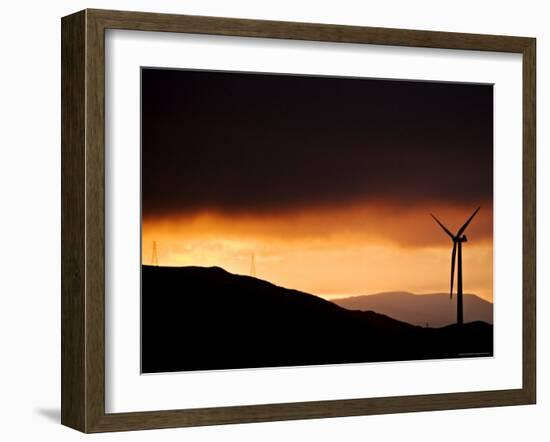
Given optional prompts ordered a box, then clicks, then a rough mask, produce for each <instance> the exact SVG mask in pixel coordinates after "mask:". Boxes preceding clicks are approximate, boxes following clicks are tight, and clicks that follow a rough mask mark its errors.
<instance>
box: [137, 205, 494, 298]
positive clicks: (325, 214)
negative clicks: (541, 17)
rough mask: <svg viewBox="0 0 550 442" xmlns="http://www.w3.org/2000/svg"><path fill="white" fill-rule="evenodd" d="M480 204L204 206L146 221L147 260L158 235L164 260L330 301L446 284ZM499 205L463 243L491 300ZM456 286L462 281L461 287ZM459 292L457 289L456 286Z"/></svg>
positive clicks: (467, 278)
mask: <svg viewBox="0 0 550 442" xmlns="http://www.w3.org/2000/svg"><path fill="white" fill-rule="evenodd" d="M473 209H475V207H469V206H468V207H457V206H456V205H455V206H452V207H451V206H449V207H444V206H441V204H440V203H437V204H435V203H434V204H433V205H430V204H429V203H425V204H423V205H422V207H413V208H410V209H404V208H403V207H402V205H391V204H385V203H378V204H377V203H372V202H371V203H362V204H361V203H357V204H355V205H352V206H350V205H345V206H341V207H325V208H316V209H309V210H308V211H304V212H300V211H296V210H294V211H289V212H284V213H273V214H268V213H267V214H263V215H254V216H252V215H235V214H231V215H224V214H223V213H213V212H206V211H202V212H198V213H196V214H184V213H182V214H180V215H170V216H165V217H161V218H151V217H149V218H145V219H144V220H143V232H142V234H143V238H142V240H143V242H142V245H143V248H142V260H143V263H144V264H150V263H151V258H152V245H153V241H156V242H157V253H158V259H159V264H160V265H162V266H187V265H197V266H220V267H223V268H224V269H226V270H228V271H230V272H232V273H237V274H245V275H248V274H250V265H251V255H252V253H254V255H255V267H256V275H257V277H258V278H261V279H265V280H268V281H270V282H273V283H275V284H277V285H280V286H284V287H288V288H295V289H298V290H302V291H305V292H308V293H313V294H315V295H318V296H322V297H325V298H327V299H330V298H334V297H341V296H350V295H364V294H372V293H377V292H383V291H409V292H413V293H433V292H448V290H449V278H450V261H451V260H450V255H451V248H452V243H451V240H450V239H449V238H448V237H447V236H446V235H445V234H444V232H443V231H442V230H441V229H440V228H439V226H437V225H436V224H435V222H434V221H433V220H432V219H431V217H430V216H429V213H430V211H431V212H433V213H434V214H435V215H436V216H437V217H438V218H439V219H440V220H442V221H443V223H444V224H445V225H446V226H447V227H448V228H449V229H450V230H451V231H453V232H455V231H456V230H457V229H458V228H459V227H460V225H462V223H464V222H465V220H466V219H467V218H468V217H469V216H470V214H471V212H472V211H473ZM492 215H493V214H492V208H491V205H490V203H487V204H485V205H484V206H482V208H481V210H480V212H479V213H478V215H477V216H476V218H475V219H474V220H473V221H472V223H471V225H470V226H469V228H468V230H467V232H466V234H467V236H468V238H469V242H467V243H465V244H464V248H463V268H464V270H463V271H464V292H465V293H475V294H477V295H479V296H481V297H483V298H484V299H487V300H489V301H492V299H493V265H492V263H493V247H492ZM455 287H456V286H455ZM455 291H456V289H455Z"/></svg>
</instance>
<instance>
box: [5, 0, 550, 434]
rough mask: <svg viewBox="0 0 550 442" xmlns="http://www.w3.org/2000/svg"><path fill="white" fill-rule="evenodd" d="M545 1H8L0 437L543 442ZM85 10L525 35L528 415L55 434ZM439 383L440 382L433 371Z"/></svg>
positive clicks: (496, 412) (548, 359) (548, 395)
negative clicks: (531, 166)
mask: <svg viewBox="0 0 550 442" xmlns="http://www.w3.org/2000/svg"><path fill="white" fill-rule="evenodd" d="M546 3H547V2H542V1H534V0H523V1H521V2H520V1H517V0H516V1H514V2H509V1H502V0H501V1H495V0H491V1H484V2H480V1H479V0H477V1H476V0H462V1H460V2H442V1H429V0H415V1H407V0H402V1H391V0H386V1H385V2H373V1H371V2H369V1H366V0H362V1H361V0H359V1H350V0H339V1H338V2H330V3H328V2H320V1H306V0H292V1H286V0H278V1H276V2H275V1H272V2H269V3H266V2H258V1H256V2H255V1H251V0H232V1H230V2H228V1H223V0H187V1H170V0H157V1H155V2H146V1H143V0H141V1H138V0H135V1H119V0H88V1H82V0H73V1H68V0H65V1H63V0H51V1H48V2H39V1H34V2H33V1H29V0H19V1H18V2H9V3H8V2H5V4H3V5H2V26H1V27H0V33H1V39H0V47H1V54H2V64H1V68H0V204H1V205H0V207H1V209H0V233H1V234H2V237H1V239H0V245H1V246H2V251H1V252H0V361H1V363H0V367H1V368H0V416H2V418H1V420H0V439H2V440H6V441H18V440H37V439H40V440H55V441H73V440H82V439H84V438H85V437H92V438H94V439H95V440H113V439H115V440H151V439H154V440H159V441H169V440H181V439H184V438H185V440H189V441H210V440H226V441H232V440H239V441H240V440H243V441H247V440H250V441H252V440H254V441H255V440H267V441H269V440H273V441H275V440H277V441H279V440H281V439H284V438H292V439H293V440H310V439H312V440H335V439H341V440H350V441H353V440H365V439H366V438H371V439H372V440H388V441H393V440H399V439H403V440H407V441H416V440H419V441H423V442H429V441H440V440H445V442H453V441H461V442H463V441H464V440H470V441H477V440H518V439H519V440H521V439H526V440H532V441H546V440H548V438H549V436H550V424H549V423H548V416H550V385H549V383H548V380H547V378H546V377H545V373H548V372H549V369H550V345H549V344H548V336H549V333H550V322H549V321H547V320H546V316H547V315H546V314H545V313H548V312H549V305H550V304H549V302H548V300H547V299H546V298H545V294H546V293H548V291H549V290H550V279H549V277H548V273H546V274H545V272H544V269H545V268H548V266H549V265H550V252H549V250H548V248H549V247H550V235H549V233H548V229H545V228H544V226H548V225H549V224H550V207H549V205H550V204H549V203H550V198H548V195H547V194H546V192H545V189H548V188H550V178H549V176H550V173H549V174H547V175H546V176H545V175H544V174H543V171H544V170H548V169H549V168H550V159H549V158H550V155H549V153H548V151H547V149H545V146H546V145H547V144H548V142H549V137H550V129H549V128H548V126H545V123H546V122H547V121H550V107H549V106H550V86H549V85H548V82H547V81H545V78H550V27H549V26H548V23H549V18H550V13H549V11H547V10H546V5H545V4H546ZM86 7H94V8H106V9H127V10H142V11H155V12H171V13H184V14H199V15H217V16H228V17H243V18H259V19H273V20H290V21H310V22H323V23H338V24H352V25H364V26H383V27H402V28H414V29H432V30H445V31H457V32H476V33H494V34H509V35H526V36H534V37H537V39H538V54H537V55H538V94H537V99H538V123H539V127H538V146H539V147H538V183H539V186H538V189H539V190H538V191H539V195H538V226H539V228H538V238H539V241H538V243H539V245H538V253H537V254H538V262H539V266H538V268H539V281H538V312H539V313H538V321H539V325H538V355H539V356H538V357H539V365H538V371H539V382H538V385H539V388H538V404H537V405H536V406H523V407H506V408H492V409H475V410H463V411H444V412H431V413H412V414H404V415H387V416H366V417H353V418H339V419H325V420H309V421H293V422H283V423H263V424H247V425H230V426H221V427H206V428H191V429H176V430H158V431H146V432H138V433H136V432H133V433H115V434H103V435H96V436H84V435H81V434H80V433H78V432H75V431H73V430H70V429H67V428H65V427H62V426H61V425H59V407H60V401H59V397H60V345H59V342H60V327H59V322H60V23H59V19H60V17H61V16H63V15H67V14H69V13H72V12H74V11H77V10H79V9H82V8H86ZM442 375H444V374H443V373H442Z"/></svg>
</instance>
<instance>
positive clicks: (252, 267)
mask: <svg viewBox="0 0 550 442" xmlns="http://www.w3.org/2000/svg"><path fill="white" fill-rule="evenodd" d="M250 276H253V277H254V278H255V277H256V259H255V257H254V252H252V257H251V259H250Z"/></svg>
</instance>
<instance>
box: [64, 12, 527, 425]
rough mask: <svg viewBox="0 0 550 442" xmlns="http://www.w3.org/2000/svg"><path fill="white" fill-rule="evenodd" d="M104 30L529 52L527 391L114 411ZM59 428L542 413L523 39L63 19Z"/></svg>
mask: <svg viewBox="0 0 550 442" xmlns="http://www.w3.org/2000/svg"><path fill="white" fill-rule="evenodd" d="M105 29H128V30H141V31H166V32H185V33H196V34H214V35H232V36H245V37H264V38H284V39H293V40H313V41H329V42H345V43H362V44H377V45H392V46H410V47H429V48H445V49H463V50H468V49H469V50H479V51H498V52H512V53H519V54H522V55H523V386H522V388H519V389H514V390H497V391H476V392H467V393H460V392H457V393H446V394H429V395H414V396H401V397H381V398H364V399H345V400H331V401H316V402H299V403H284V404H270V405H250V406H231V407H220V408H202V409H189V410H185V409H183V410H169V411H146V412H135V413H114V414H108V413H105V301H104V288H105V287H104V281H105V280H104V276H105V270H104V248H105V226H104V221H105V207H104V202H105V170H104V166H105V164H104V158H105V142H104V139H105V121H104V116H105V105H104V101H105V84H104V68H105V46H104V43H105V38H104V31H105ZM61 49H62V176H61V184H62V196H61V203H62V204H61V207H62V223H61V227H62V266H61V277H62V303H61V321H62V332H61V350H62V364H61V377H62V391H61V422H62V423H63V424H64V425H67V426H69V427H72V428H75V429H78V430H80V431H83V432H102V431H122V430H141V429H150V428H168V427H184V426H196V425H214V424H228V423H240V422H261V421H279V420H288V419H310V418H325V417H337V416H355V415H367V414H381V413H402V412H411V411H427V410H445V409H459V408H471V407H489V406H501V405H519V404H533V403H535V398H536V381H535V379H536V346H535V342H536V341H535V329H536V324H535V319H536V318H535V280H536V261H535V260H536V253H535V250H536V249H535V248H536V243H535V239H536V238H535V227H536V219H535V214H536V207H535V196H536V194H535V192H536V189H535V182H536V177H535V110H536V105H535V98H536V97H535V78H536V77H535V52H536V40H535V39H534V38H525V37H509V36H495V35H477V34H458V33H448V32H431V31H416V30H404V29H384V28H366V27H356V26H336V25H326V24H311V23H292V22H276V21H263V20H241V19H233V18H216V17H200V16H186V15H169V14H153V13H141V12H122V11H105V10H84V11H80V12H78V13H75V14H73V15H69V16H67V17H64V18H63V19H62V45H61Z"/></svg>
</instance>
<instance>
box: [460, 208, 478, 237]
mask: <svg viewBox="0 0 550 442" xmlns="http://www.w3.org/2000/svg"><path fill="white" fill-rule="evenodd" d="M479 209H481V207H478V208H477V209H476V210H475V211H474V213H472V216H470V218H468V221H466V222H465V223H464V225H463V226H462V227H461V228H460V230H459V231H458V232H457V233H456V237H457V238H458V237H459V236H461V235H462V234H463V233H464V231H465V230H466V227H468V224H470V221H472V220H473V219H474V216H476V213H477V212H479Z"/></svg>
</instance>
